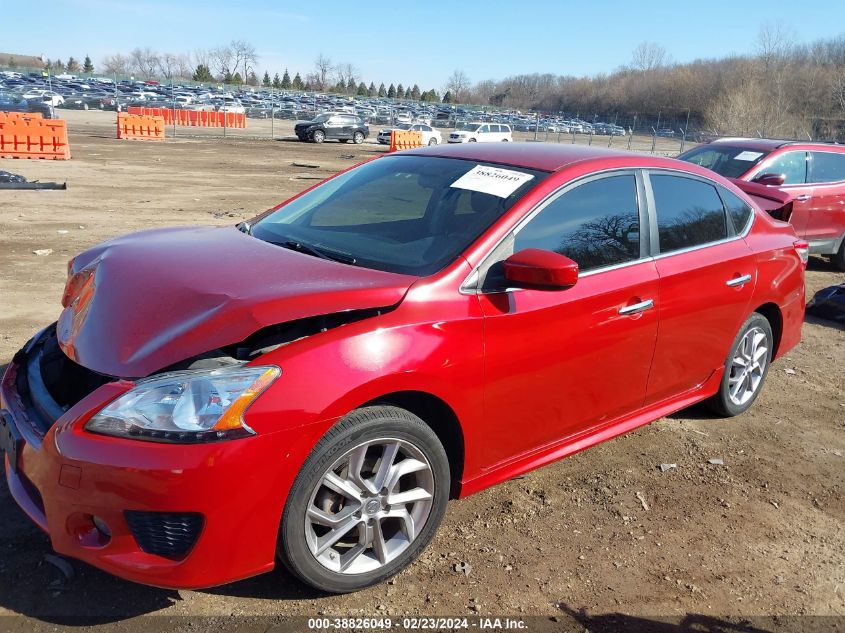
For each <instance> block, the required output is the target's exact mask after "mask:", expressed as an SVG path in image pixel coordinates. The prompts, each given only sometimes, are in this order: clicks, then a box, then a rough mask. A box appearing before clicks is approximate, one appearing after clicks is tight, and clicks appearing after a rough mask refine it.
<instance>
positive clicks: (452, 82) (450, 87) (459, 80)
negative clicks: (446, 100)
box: [446, 69, 470, 103]
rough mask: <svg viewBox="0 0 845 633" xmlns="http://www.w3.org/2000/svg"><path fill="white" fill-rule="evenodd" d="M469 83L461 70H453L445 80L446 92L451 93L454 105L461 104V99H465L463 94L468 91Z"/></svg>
mask: <svg viewBox="0 0 845 633" xmlns="http://www.w3.org/2000/svg"><path fill="white" fill-rule="evenodd" d="M469 87H470V81H469V77H467V75H466V73H465V72H464V71H463V70H457V69H456V70H455V71H454V72H453V73H452V74H451V75H450V76H449V79H447V80H446V91H448V92H451V93H452V98H453V99H454V100H455V103H461V99H462V98H463V97H465V96H466V95H465V93H466V91H467V90H469Z"/></svg>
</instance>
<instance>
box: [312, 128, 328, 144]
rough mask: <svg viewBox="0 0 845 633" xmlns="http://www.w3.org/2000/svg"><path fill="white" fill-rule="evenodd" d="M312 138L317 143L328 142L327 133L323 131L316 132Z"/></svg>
mask: <svg viewBox="0 0 845 633" xmlns="http://www.w3.org/2000/svg"><path fill="white" fill-rule="evenodd" d="M311 138H312V139H313V141H314V142H315V143H322V142H323V141H325V140H326V133H325V132H323V130H315V131H314V133H313V134H312V135H311Z"/></svg>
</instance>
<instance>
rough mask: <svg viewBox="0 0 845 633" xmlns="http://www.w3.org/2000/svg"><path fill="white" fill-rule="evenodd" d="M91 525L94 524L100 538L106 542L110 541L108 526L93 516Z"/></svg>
mask: <svg viewBox="0 0 845 633" xmlns="http://www.w3.org/2000/svg"><path fill="white" fill-rule="evenodd" d="M91 523H93V524H94V527H95V528H96V529H97V531H98V532H99V533H100V536H101V537H103V539H104V540H105V541H106V542H108V541H109V540H111V530H110V529H109V526H108V524H107V523H106V522H105V521H103V520H102V519H101V518H100V517H98V516H94V517H92V518H91Z"/></svg>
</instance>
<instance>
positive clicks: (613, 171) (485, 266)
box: [459, 167, 704, 295]
mask: <svg viewBox="0 0 845 633" xmlns="http://www.w3.org/2000/svg"><path fill="white" fill-rule="evenodd" d="M644 173H645V170H644V169H642V168H639V167H613V168H610V169H603V170H601V171H595V172H592V173H590V174H587V175H584V176H581V177H579V178H576V179H574V180H570V181H568V182H566V183H564V184H563V185H561V186H560V187H558V188H557V189H555V190H554V191H552V192H551V193H549V194H548V195H547V196H546V197H545V198H543V199H542V200H541V201H540V202H538V203H537V204H536V205H535V206H534V207H533V208H532V209H531V210H530V211H529V212H528V213H526V214H525V215H524V216H523V217H522V218H520V220H519V221H518V222H517V223H516V224H515V225H514V226H513V228H512V229H511V230H510V231H508V232H507V233H506V234H505V235H504V236H503V237H502V239H500V240H499V241H498V242H497V243H496V244H495V245H494V246H493V247H492V248H491V249H490V251H489V252H488V253H487V254H486V255H485V256H484V257H483V258H482V259H481V263H479V264H478V265H477V266H476V267H475V268H473V269H472V271H471V272H470V273H469V275H467V276H466V278H465V279H464V281H463V283H461V285H460V289H459V292H460V293H461V294H465V295H476V294H478V295H481V294H501V293H503V292H515V291H522V290H525V289H524V288H500V289H495V290H485V289H483V288H481V287H480V283H481V279H482V275H483V274H484V273H486V271H487V270H489V269H490V267H492V266H493V265H495V264H496V263H498V262H499V261H502V259H501V256H502V255H503V254H504V253H502V250H503V247H505V246H509V245H510V246H512V245H513V238H514V236H515V235H516V234H517V233H519V231H521V230H522V228H523V227H524V226H525V225H526V224H528V222H530V221H531V220H532V219H534V217H535V216H536V215H537V214H539V213H540V212H541V211H542V210H543V209H545V208H546V207H547V206H548V205H549V204H551V203H552V202H554V201H555V200H557V198H559V197H560V196H562V195H564V194H566V193H568V192H569V191H571V190H572V189H575V188H576V187H578V186H580V185H584V184H587V183H588V182H592V181H595V180H601V179H603V178H610V177H613V176H628V175H630V176H634V178H635V179H636V189H637V209H638V212H639V216H640V256H639V257H638V258H637V259H632V260H630V261H627V262H622V263H619V264H611V265H609V266H602V267H600V268H593V269H592V270H588V271H585V272H581V271H579V272H578V278H579V279H581V278H582V277H590V276H592V275H597V274H601V273H605V272H610V271H614V270H617V269H619V268H626V267H628V266H635V265H637V264H642V263H643V262H646V261H651V260H652V259H654V256H653V255H652V251H653V245H654V244H655V243H656V242H655V241H654V240H655V237H654V235H655V234H656V227H655V225H654V224H653V222H654V220H653V219H652V213H651V207H653V204H652V205H649V203H648V197H647V191H646V187H645V185H646V182H645V177H644ZM680 173H684V172H680ZM702 180H704V179H702Z"/></svg>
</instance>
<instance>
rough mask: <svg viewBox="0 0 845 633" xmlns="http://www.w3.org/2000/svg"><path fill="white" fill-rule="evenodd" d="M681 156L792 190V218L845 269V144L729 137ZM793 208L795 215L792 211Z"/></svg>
mask: <svg viewBox="0 0 845 633" xmlns="http://www.w3.org/2000/svg"><path fill="white" fill-rule="evenodd" d="M678 158H679V159H681V160H684V161H687V162H690V163H695V164H696V165H701V166H702V167H707V168H708V169H711V170H713V171H715V172H716V173H717V174H720V175H722V176H725V177H726V178H733V179H736V180H738V181H741V182H740V186H741V187H743V188H746V189H747V187H744V185H743V184H742V183H745V182H747V183H754V184H756V185H761V186H762V187H764V188H770V189H776V190H778V191H780V192H782V193H785V194H789V196H790V198H791V200H792V201H791V206H790V207H788V208H787V209H786V212H785V213H786V214H785V215H783V216H782V217H781V219H784V220H789V222H790V223H791V224H792V225H793V226H794V227H795V232H796V233H798V236H799V237H801V238H803V239H805V240H807V241H808V242H809V243H810V252H811V253H813V254H817V255H824V256H827V257H829V258H830V261H831V263H833V265H834V266H836V268H838V269H839V270H842V271H845V146H842V145H834V144H831V143H812V142H803V141H778V140H773V139H758V138H726V139H720V140H716V141H713V142H712V143H708V144H706V145H699V146H698V147H695V148H693V149H691V150H690V151H688V152H685V153H683V154H681V155H680V156H678ZM790 212H791V215H790Z"/></svg>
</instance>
